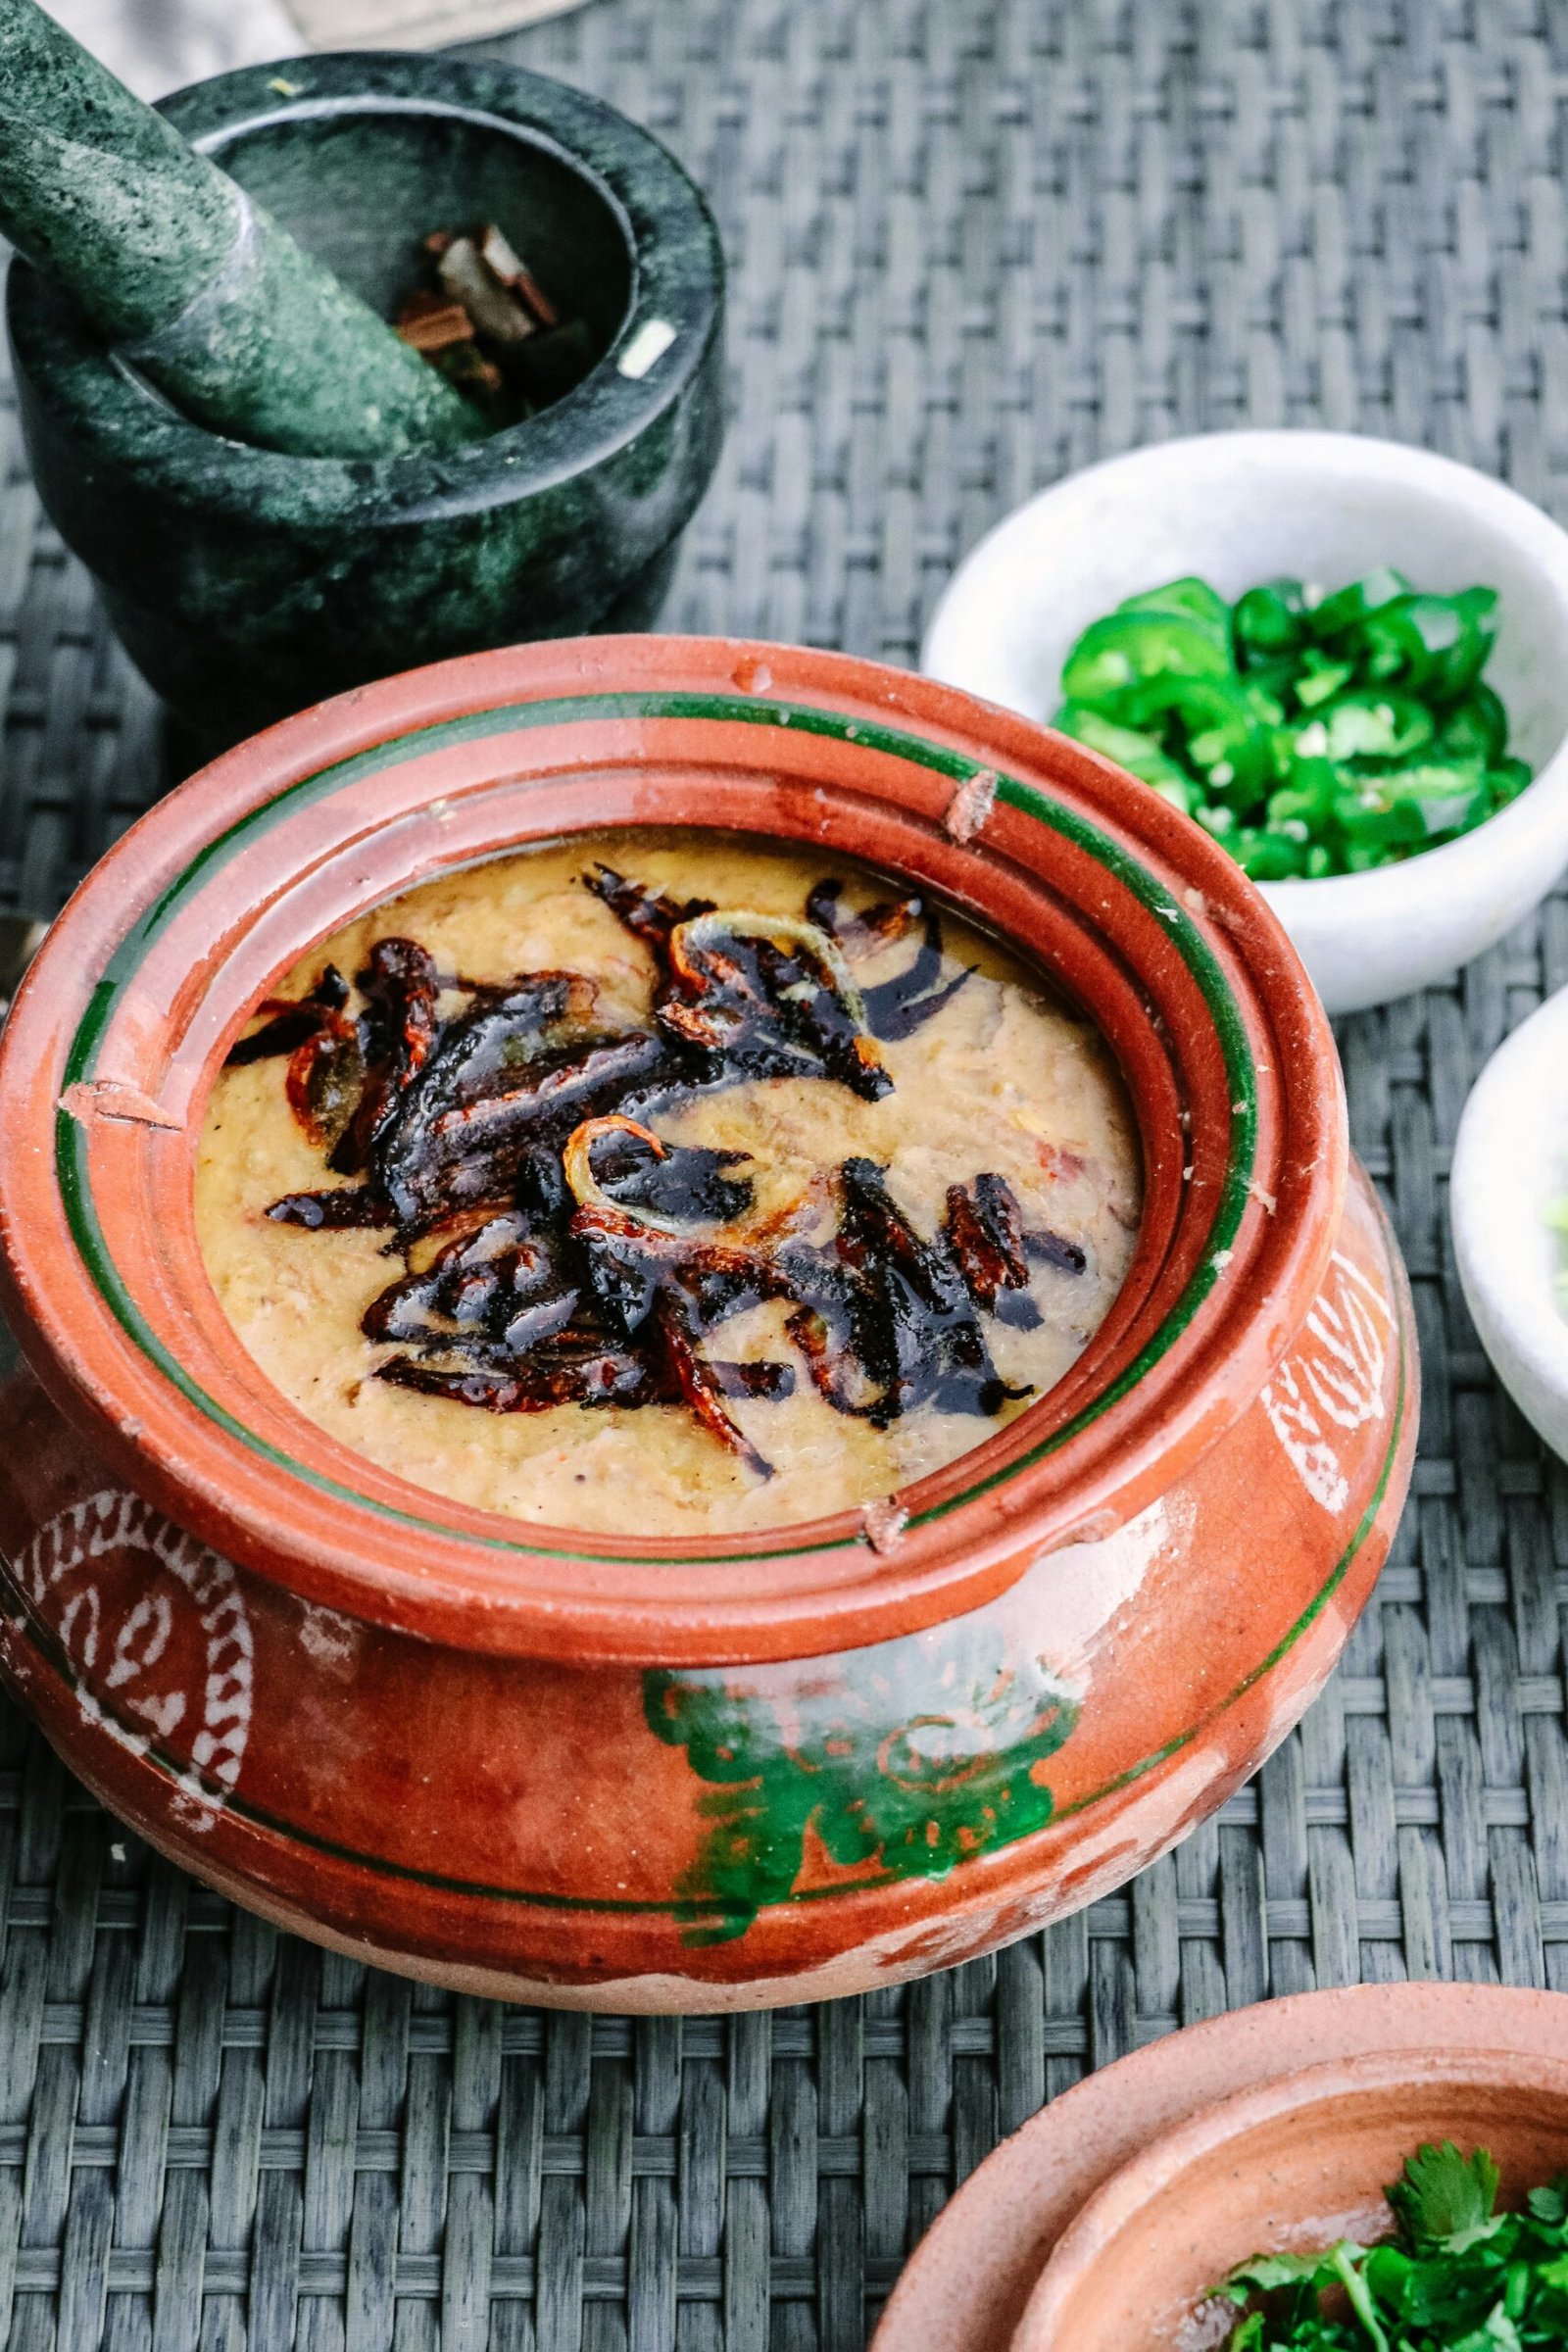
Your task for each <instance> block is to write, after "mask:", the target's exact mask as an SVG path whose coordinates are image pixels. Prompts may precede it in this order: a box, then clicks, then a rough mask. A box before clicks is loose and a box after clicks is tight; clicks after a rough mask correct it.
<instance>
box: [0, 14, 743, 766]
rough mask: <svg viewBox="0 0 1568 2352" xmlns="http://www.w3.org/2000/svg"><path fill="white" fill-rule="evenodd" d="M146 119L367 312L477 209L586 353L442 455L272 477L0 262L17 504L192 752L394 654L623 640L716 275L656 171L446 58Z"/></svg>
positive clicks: (632, 149)
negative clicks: (49, 541)
mask: <svg viewBox="0 0 1568 2352" xmlns="http://www.w3.org/2000/svg"><path fill="white" fill-rule="evenodd" d="M163 111H164V112H165V113H166V114H167V115H168V116H169V117H170V119H171V120H172V122H173V123H176V124H177V125H178V127H179V128H180V129H181V130H182V131H183V132H184V133H185V135H186V136H187V137H188V138H189V139H190V140H191V141H192V143H193V144H194V145H196V146H198V147H200V148H201V149H203V150H204V151H205V152H206V153H207V154H209V155H211V156H212V157H213V158H214V160H215V161H216V162H218V163H221V165H222V166H223V168H224V170H225V171H227V172H231V173H232V175H233V176H234V178H235V179H237V180H238V181H239V182H240V183H241V185H242V186H244V187H245V188H246V189H248V190H249V191H250V193H251V194H252V195H254V196H257V197H259V198H260V199H261V200H262V201H263V202H264V203H265V204H267V205H268V206H269V207H270V210H271V211H272V212H273V213H274V214H275V215H276V217H277V218H278V219H279V220H281V221H283V223H284V225H285V226H286V227H288V228H290V229H292V230H293V231H294V233H295V234H296V235H297V236H298V237H299V238H300V240H301V242H302V243H303V244H305V245H306V246H308V247H309V248H310V250H311V251H312V252H314V253H317V254H319V256H320V257H321V259H322V260H324V261H325V262H327V263H328V264H329V265H330V266H331V267H332V268H333V269H334V270H336V271H337V272H338V274H339V275H340V276H341V277H342V278H343V280H344V281H345V283H346V284H348V285H349V286H351V287H352V288H353V289H354V290H355V292H357V293H359V294H362V295H364V296H365V297H366V298H367V300H368V301H369V303H370V304H371V306H372V307H373V308H374V309H376V310H377V311H379V312H380V313H381V314H382V315H383V316H386V317H389V316H391V315H392V314H393V313H394V312H395V311H396V308H397V305H398V302H399V300H400V298H401V297H402V295H403V294H404V293H406V292H407V290H408V288H409V285H410V282H411V278H412V277H413V275H414V273H415V271H416V268H417V262H418V258H419V257H418V245H419V241H420V239H421V238H423V237H424V236H426V235H427V234H428V233H429V232H430V231H431V230H432V229H438V228H453V227H461V226H463V225H465V224H466V223H469V222H474V221H498V222H499V223H500V225H501V227H502V228H503V229H504V230H505V231H506V232H507V234H508V235H509V236H510V237H511V238H512V239H513V241H514V243H515V246H516V248H517V249H518V251H519V252H521V254H522V255H523V257H524V259H525V260H527V261H528V262H529V264H530V266H531V267H532V269H533V270H534V272H535V274H536V275H537V277H538V278H539V280H540V282H541V283H542V284H543V286H544V289H545V291H546V293H547V294H549V295H550V296H551V297H552V299H553V300H554V301H555V302H556V304H557V306H558V308H559V309H560V310H561V312H562V314H563V316H564V317H567V318H570V317H577V318H580V319H582V320H583V321H584V323H585V325H586V326H587V328H588V330H589V333H590V336H591V337H592V340H593V343H594V346H595V348H596V350H597V352H598V354H599V358H598V363H597V365H596V366H595V367H594V368H593V369H592V371H591V372H590V373H589V374H588V375H587V376H586V377H585V378H584V380H583V381H582V382H581V383H580V384H578V385H577V386H576V388H575V389H574V390H572V391H571V392H569V393H567V394H566V395H565V396H564V398H563V399H561V400H559V401H557V402H556V403H555V404H554V405H553V406H552V407H550V408H548V409H545V410H543V411H541V412H540V414H539V415H537V416H535V417H529V418H528V419H527V420H526V421H525V422H523V423H521V424H519V425H515V426H513V427H512V428H510V429H509V430H507V431H505V432H500V433H495V434H492V435H491V436H490V437H489V438H487V439H485V440H481V441H478V442H474V443H471V444H469V445H468V446H466V447H465V448H463V449H461V450H458V451H455V452H452V453H450V454H449V455H446V456H441V457H408V458H398V459H389V460H385V461H381V462H376V463H370V462H366V461H361V460H344V459H333V458H297V457H285V456H280V455H278V454H276V453H275V452H271V451H268V450H261V449H254V448H248V447H245V446H244V445H243V444H241V443H239V442H237V441H230V440H227V439H225V438H223V437H222V436H221V435H220V434H217V433H212V432H209V431H207V430H206V429H205V428H204V427H202V426H201V425H199V424H196V423H193V422H192V421H191V419H190V418H188V417H183V416H181V415H180V414H179V413H178V411H177V410H175V409H173V408H172V407H171V406H170V405H169V404H168V402H167V401H164V400H163V399H161V398H160V397H159V396H158V395H157V394H156V393H155V392H153V391H152V390H151V389H150V388H149V387H148V386H147V384H146V383H145V382H144V381H143V380H142V379H141V378H140V377H139V376H137V375H136V374H135V373H134V372H133V371H132V370H131V369H130V368H126V367H125V366H123V364H122V363H121V362H119V361H118V360H117V359H115V358H113V357H112V356H111V355H110V354H109V352H107V351H106V350H105V348H104V347H103V345H102V344H101V343H99V342H98V341H97V340H96V338H95V337H94V336H93V334H92V332H91V330H90V329H89V328H88V327H87V325H86V324H85V322H84V321H83V319H82V318H81V316H80V314H79V313H78V312H77V311H76V310H75V308H74V307H73V304H72V303H71V302H70V301H69V300H68V299H67V298H66V297H65V296H64V295H62V294H60V293H58V292H56V291H54V290H53V289H51V288H50V287H49V286H48V285H47V284H46V283H45V282H44V280H43V279H42V278H41V277H40V276H39V274H38V272H37V271H36V270H32V269H29V268H27V267H26V266H25V265H24V264H22V263H17V264H16V265H15V266H14V267H13V270H12V272H11V290H10V303H9V319H10V327H11V339H12V348H13V351H14V354H15V360H16V372H17V385H18V394H19V398H20V402H21V409H22V421H23V430H24V433H25V440H26V447H27V455H28V458H29V460H30V462H31V466H32V470H33V475H34V478H35V480H36V482H37V485H38V493H39V496H40V497H41V499H42V500H43V503H44V506H45V508H46V510H47V512H48V514H49V516H50V518H51V520H52V521H53V522H54V524H55V526H56V528H57V529H58V530H59V532H60V534H61V536H62V538H63V539H64V540H65V541H66V543H67V545H68V546H69V547H70V548H72V549H73V551H74V553H75V554H76V555H78V556H79V557H80V558H81V560H82V562H83V563H84V564H86V565H87V568H88V569H89V570H90V571H91V572H92V573H93V574H94V576H95V578H96V580H97V582H98V586H99V589H100V591H101V593H102V595H103V598H104V602H105V604H106V606H107V607H108V610H109V614H110V617H111V619H112V620H113V622H114V625H115V628H116V630H117V631H118V633H119V635H120V637H121V639H122V641H123V644H124V646H125V648H126V650H127V651H128V653H129V654H130V656H131V659H132V660H133V661H134V662H135V663H136V665H137V667H138V668H139V669H140V670H141V671H142V672H143V673H144V675H145V676H146V677H147V678H148V679H149V680H150V681H151V683H152V684H153V685H154V686H155V687H156V688H157V690H158V692H159V693H160V694H161V695H162V696H163V697H164V698H165V700H166V701H167V702H169V703H170V704H171V705H172V708H173V710H174V711H176V712H177V713H178V714H179V716H180V717H181V718H182V719H183V720H185V722H186V723H187V725H188V726H189V727H190V728H191V729H192V730H194V732H195V735H196V736H197V738H198V739H199V740H200V741H201V742H203V743H205V744H207V745H208V746H209V747H213V748H216V747H218V746H220V745H223V744H230V743H233V742H235V741H236V740H237V739H238V738H239V737H240V736H242V735H245V734H248V733H250V732H251V731H252V730H253V729H255V728H257V727H261V726H267V725H270V723H271V721H272V720H273V719H276V718H281V717H283V716H285V715H286V714H287V713H288V712H289V711H299V710H303V709H304V708H306V706H308V705H309V704H312V703H315V702H319V700H320V699H321V697H322V696H324V695H330V694H336V693H338V692H340V691H341V690H343V689H344V688H347V687H352V686H359V685H363V684H365V683H366V681H367V680H368V679H372V678H377V677H382V676H384V675H385V674H386V673H387V672H388V671H391V670H399V669H404V668H407V667H408V666H409V665H410V664H411V663H414V662H431V661H436V660H440V659H442V658H443V657H445V656H447V655H452V654H462V653H469V652H472V651H474V650H476V649H478V648H480V647H485V646H496V645H505V644H511V643H513V642H515V640H517V639H521V638H532V637H564V636H571V635H574V634H577V633H579V632H581V631H583V630H588V629H620V628H624V629H640V628H647V627H650V626H651V625H652V623H653V622H654V620H655V619H656V618H657V615H658V613H659V609H660V606H661V604H662V599H663V596H664V592H665V589H666V587H667V585H668V581H669V576H670V573H671V570H672V568H673V564H674V560H675V554H676V548H677V542H678V540H679V537H680V534H681V532H682V530H683V529H684V527H685V525H686V523H687V521H688V520H689V519H690V516H691V515H692V512H693V510H694V508H695V507H696V505H697V502H698V500H699V499H700V498H701V496H702V494H703V491H704V489H705V488H706V487H707V484H708V480H709V477H710V475H711V472H712V469H713V466H714V464H715V463H716V461H717V456H718V450H719V444H720V439H721V436H722V405H721V404H722V371H723V350H722V317H723V286H724V266H723V257H722V254H721V252H720V249H719V243H718V234H717V231H716V229H715V228H714V225H713V221H712V218H711V214H710V213H709V210H708V207H707V205H706V204H705V203H704V201H703V198H702V196H701V195H700V194H699V192H698V190H697V189H696V187H695V186H694V185H693V184H692V182H691V180H690V179H689V178H688V177H687V175H686V173H685V172H683V171H682V170H681V168H680V166H679V165H678V164H677V163H676V162H675V160H674V158H673V156H671V155H670V154H669V153H668V151H667V150H666V149H665V148H664V147H662V146H661V144H660V143H659V141H658V140H657V139H655V138H653V137H652V136H651V135H650V134H649V132H647V131H645V130H643V129H642V128H640V126H639V125H638V124H636V123H631V122H628V121H627V119H626V118H625V117H624V116H623V115H619V114H617V113H615V111H614V110H613V108H612V107H609V106H606V105H604V104H602V103H601V101H599V100H598V99H595V98H590V97H588V96H586V95H585V94H584V93H583V92H581V91H579V90H574V89H570V88H568V87H567V86H566V85H565V84H564V83H563V82H559V81H553V80H550V79H549V78H547V77H546V76H545V75H544V74H540V73H524V72H522V71H521V70H520V69H517V68H515V67H509V66H503V65H499V64H496V63H493V62H488V61H484V62H481V61H466V60H462V59H458V58H452V57H414V56H409V55H406V54H401V53H400V54H396V55H384V56H377V55H366V54H363V53H359V54H353V55H345V56H324V57H307V58H295V59H290V60H287V61H285V62H284V63H283V64H281V65H269V66H257V67H254V68H248V69H246V70H245V71H243V72H240V73H224V74H220V75H219V76H218V77H217V78H216V79H214V80H212V81H204V82H199V83H197V84H195V85H194V86H193V87H192V88H190V89H187V90H181V91H180V92H179V93H178V94H177V96H175V97H172V98H170V99H168V100H166V101H165V104H164V110H163ZM651 354H657V356H654V357H652V358H650V355H651Z"/></svg>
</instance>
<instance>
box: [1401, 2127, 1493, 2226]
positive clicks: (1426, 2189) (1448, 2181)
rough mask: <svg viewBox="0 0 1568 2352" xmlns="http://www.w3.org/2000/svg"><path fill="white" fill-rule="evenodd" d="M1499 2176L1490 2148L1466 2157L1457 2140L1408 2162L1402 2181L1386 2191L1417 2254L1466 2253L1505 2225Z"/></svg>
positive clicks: (1426, 2149) (1427, 2149)
mask: <svg viewBox="0 0 1568 2352" xmlns="http://www.w3.org/2000/svg"><path fill="white" fill-rule="evenodd" d="M1497 2181H1498V2173H1497V2168H1496V2166H1495V2164H1494V2163H1493V2161H1492V2158H1491V2156H1490V2154H1489V2153H1488V2151H1487V2150H1486V2149H1485V2148H1477V2150H1476V2152H1475V2154H1474V2155H1473V2156H1469V2157H1465V2156H1461V2155H1460V2153H1459V2151H1458V2149H1457V2148H1456V2147H1455V2146H1454V2144H1453V2142H1452V2140H1451V2139H1446V2140H1445V2141H1444V2143H1443V2145H1442V2147H1441V2148H1435V2147H1424V2148H1421V2149H1418V2150H1417V2152H1416V2154H1415V2155H1414V2156H1410V2157H1407V2158H1406V2159H1405V2166H1404V2174H1403V2177H1402V2179H1400V2180H1396V2181H1395V2183H1394V2185H1393V2186H1392V2187H1391V2188H1390V2189H1388V2190H1387V2191H1386V2192H1385V2193H1386V2194H1387V2196H1388V2200H1389V2203H1390V2204H1391V2205H1392V2206H1393V2208H1394V2210H1395V2212H1396V2214H1397V2216H1398V2218H1399V2220H1400V2222H1401V2223H1402V2224H1403V2225H1404V2231H1405V2235H1406V2237H1407V2238H1408V2239H1409V2242H1410V2244H1411V2246H1412V2248H1413V2249H1415V2250H1416V2251H1417V2252H1419V2251H1421V2250H1423V2249H1424V2248H1427V2247H1441V2248H1443V2249H1444V2250H1445V2251H1446V2252H1448V2253H1460V2252H1462V2251H1464V2249H1465V2248H1466V2247H1469V2246H1474V2245H1478V2244H1480V2243H1481V2242H1482V2240H1483V2239H1485V2238H1488V2237H1490V2236H1491V2235H1492V2234H1493V2233H1494V2231H1495V2229H1497V2228H1499V2227H1500V2224H1501V2218H1502V2217H1500V2216H1499V2217H1496V2218H1495V2217H1494V2211H1493V2209H1494V2207H1495V2204H1496V2201H1497Z"/></svg>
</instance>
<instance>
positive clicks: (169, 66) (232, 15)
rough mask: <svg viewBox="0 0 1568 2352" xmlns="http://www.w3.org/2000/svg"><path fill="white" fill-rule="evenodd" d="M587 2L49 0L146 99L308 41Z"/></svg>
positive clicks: (368, 43) (484, 24) (423, 37)
mask: <svg viewBox="0 0 1568 2352" xmlns="http://www.w3.org/2000/svg"><path fill="white" fill-rule="evenodd" d="M580 5H581V0H49V7H50V14H51V15H52V16H55V17H58V18H59V20H60V22H61V24H62V25H66V26H68V27H69V29H70V30H71V31H72V32H73V33H74V34H75V36H76V38H77V40H78V41H81V42H83V43H84V44H85V45H86V47H87V48H89V49H90V50H92V52H93V54H94V55H95V56H96V57H101V58H102V59H103V61H104V64H105V65H106V66H108V67H110V68H111V69H112V70H113V72H115V73H118V74H119V75H120V78H121V80H122V81H123V82H126V83H128V84H129V86H130V88H131V89H133V90H134V91H135V92H136V93H137V95H138V96H139V97H142V98H161V97H162V96H163V95H164V93H165V92H166V91H167V90H177V89H181V88H183V86H184V84H185V83H186V82H188V81H204V80H206V78H207V77H208V75H209V74H212V73H228V72H229V70H230V69H231V68H232V67H234V66H256V65H265V64H266V63H267V62H268V60H269V59H270V58H274V57H291V56H294V55H296V54H297V53H298V52H299V51H300V50H302V49H429V48H435V47H438V46H440V45H441V44H443V43H447V42H452V41H473V40H478V39H479V38H480V37H481V36H482V35H484V34H487V33H497V32H504V31H506V30H508V29H509V27H512V26H515V25H531V24H534V23H536V22H537V21H538V20H539V19H540V18H542V17H553V16H558V15H560V14H562V13H563V12H564V10H566V9H570V8H576V7H578V6H580Z"/></svg>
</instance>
